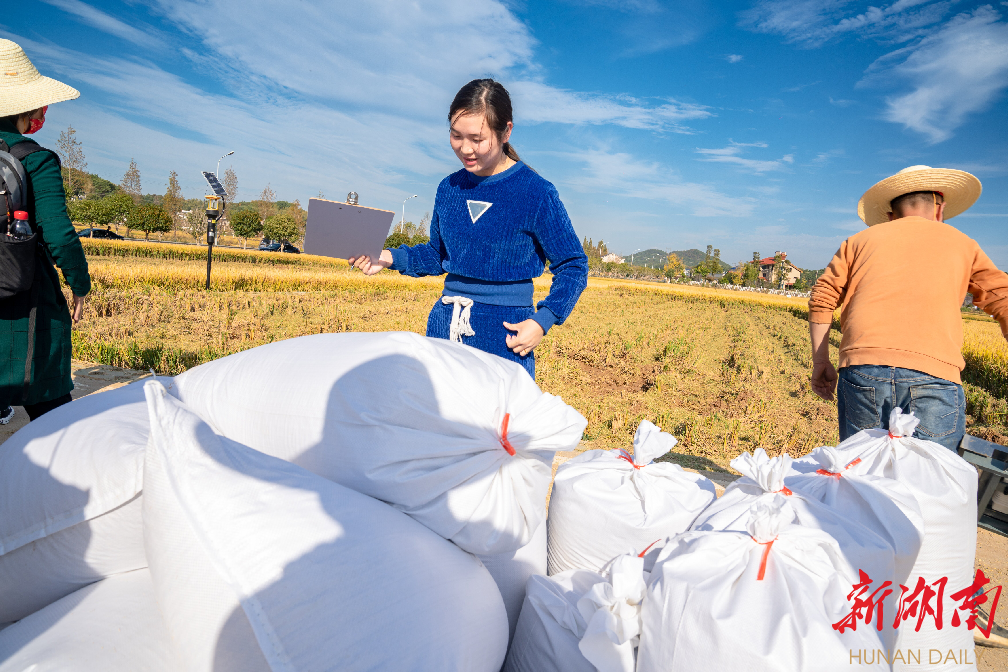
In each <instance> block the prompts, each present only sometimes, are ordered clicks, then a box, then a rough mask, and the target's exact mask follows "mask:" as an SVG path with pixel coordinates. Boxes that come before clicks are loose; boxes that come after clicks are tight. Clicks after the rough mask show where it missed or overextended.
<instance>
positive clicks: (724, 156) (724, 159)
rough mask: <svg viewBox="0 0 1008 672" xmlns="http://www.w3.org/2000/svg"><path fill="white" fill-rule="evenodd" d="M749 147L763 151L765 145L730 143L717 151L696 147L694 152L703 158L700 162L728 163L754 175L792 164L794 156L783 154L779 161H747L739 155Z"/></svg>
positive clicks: (781, 168)
mask: <svg viewBox="0 0 1008 672" xmlns="http://www.w3.org/2000/svg"><path fill="white" fill-rule="evenodd" d="M730 142H731V141H730ZM749 147H757V148H760V149H765V148H766V147H767V144H766V143H765V142H749V143H746V142H731V144H730V145H728V146H727V147H721V148H717V149H703V148H700V147H698V148H697V150H696V151H697V154H701V155H703V157H704V158H702V159H700V160H701V161H709V162H713V163H730V164H733V165H736V166H741V167H742V168H745V169H746V170H750V171H752V172H754V173H765V172H768V171H771V170H783V169H784V168H786V167H787V166H788V165H790V164H792V163H794V154H785V155H784V156H782V157H781V158H779V159H772V160H759V159H747V158H745V157H743V156H741V154H742V153H743V152H744V151H745V150H746V149H747V148H749Z"/></svg>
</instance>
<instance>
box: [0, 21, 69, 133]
mask: <svg viewBox="0 0 1008 672" xmlns="http://www.w3.org/2000/svg"><path fill="white" fill-rule="evenodd" d="M79 95H80V92H79V91H78V90H77V89H75V88H73V87H72V86H67V85H66V84H64V83H63V82H57V81H56V80H55V79H50V78H49V77H43V76H42V75H40V74H39V71H38V70H36V69H35V66H34V65H32V63H31V61H29V60H28V57H27V56H26V55H25V52H24V49H22V48H21V47H20V46H18V44H17V43H15V42H11V41H10V40H4V39H0V117H9V116H11V115H13V114H21V113H22V112H31V111H33V110H37V109H38V108H40V107H44V106H46V105H52V104H53V103H61V102H63V101H64V100H73V99H74V98H76V97H77V96H79Z"/></svg>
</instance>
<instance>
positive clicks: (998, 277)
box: [809, 166, 1008, 450]
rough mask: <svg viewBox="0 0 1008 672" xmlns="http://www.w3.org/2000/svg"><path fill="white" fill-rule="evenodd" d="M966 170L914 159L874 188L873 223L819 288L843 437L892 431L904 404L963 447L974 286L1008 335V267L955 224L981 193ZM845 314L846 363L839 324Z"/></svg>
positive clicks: (819, 367) (829, 385)
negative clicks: (966, 317) (835, 354)
mask: <svg viewBox="0 0 1008 672" xmlns="http://www.w3.org/2000/svg"><path fill="white" fill-rule="evenodd" d="M980 192H981V186H980V180H978V179H977V178H976V177H974V176H973V175H970V174H969V173H967V172H964V171H962V170H952V169H950V168H931V167H929V166H910V167H909V168H904V169H903V170H901V171H900V172H898V173H896V174H895V175H892V176H890V177H887V178H886V179H884V180H882V181H881V182H879V183H878V184H876V185H874V186H873V187H872V188H871V189H869V190H868V191H866V192H865V194H864V196H862V197H861V200H860V202H858V216H860V217H861V219H862V221H864V223H865V224H867V225H868V228H867V229H865V230H863V231H860V232H859V233H857V234H855V235H853V236H851V237H850V238H848V239H847V240H845V241H844V242H843V243H842V244H841V245H840V249H839V250H838V251H837V253H836V254H835V255H834V256H833V260H832V261H831V262H830V265H829V267H828V268H827V269H826V271H825V272H824V273H823V274H822V276H820V278H819V279H818V280H817V281H816V284H815V287H813V288H812V292H811V296H810V297H809V336H810V338H811V341H812V351H813V356H812V378H811V381H810V387H811V389H812V391H813V392H815V393H816V394H817V395H819V396H820V397H822V398H823V399H826V400H831V399H833V397H834V392H835V394H836V400H837V420H838V422H839V429H840V440H841V441H844V440H846V439H847V438H849V437H850V436H853V435H854V434H856V433H857V432H860V431H862V430H865V429H876V428H877V429H888V428H889V416H890V413H891V412H892V410H893V409H894V408H901V409H902V410H903V411H904V412H912V413H913V414H914V415H915V416H916V417H917V418H918V419H919V420H920V424H918V425H917V428H916V430H915V431H914V436H915V437H917V438H920V439H926V440H929V441H934V442H936V443H939V444H941V445H943V446H945V447H946V448H949V449H950V450H955V449H956V448H957V447H958V445H959V442H960V440H961V439H962V437H963V434H964V433H965V431H966V397H965V395H964V392H963V388H962V380H961V377H960V374H961V372H962V370H963V368H964V367H965V366H966V363H965V361H964V360H963V356H962V344H963V326H962V317H961V313H960V308H961V306H962V305H963V297H965V296H966V295H967V293H969V294H971V295H972V297H973V305H974V306H976V307H977V308H980V309H982V310H984V311H986V312H987V313H989V314H990V315H992V316H993V317H994V318H995V319H996V320H997V321H998V322H999V323H1000V324H1001V331H1002V333H1003V334H1004V335H1005V338H1006V339H1008V274H1005V273H1004V272H1002V271H1000V270H998V268H997V267H996V266H995V265H994V263H993V262H991V260H990V259H989V258H988V257H987V255H986V254H984V251H983V250H982V249H980V246H979V245H978V244H977V242H976V241H975V240H972V239H971V238H969V236H967V235H965V234H964V233H962V232H961V231H958V230H957V229H955V228H954V227H952V226H950V225H949V224H946V223H945V220H947V219H951V218H953V217H955V216H956V215H960V214H962V213H963V212H964V211H966V210H967V209H968V208H969V207H970V206H972V205H973V204H974V203H975V202H976V200H977V199H978V198H979V197H980ZM841 304H842V310H841V312H840V332H841V338H840V353H839V364H840V366H839V371H837V370H836V369H835V368H834V367H833V364H832V363H831V362H830V352H829V351H830V348H829V332H830V328H831V324H832V322H833V314H834V311H835V310H836V309H837V307H839V306H840V305H841Z"/></svg>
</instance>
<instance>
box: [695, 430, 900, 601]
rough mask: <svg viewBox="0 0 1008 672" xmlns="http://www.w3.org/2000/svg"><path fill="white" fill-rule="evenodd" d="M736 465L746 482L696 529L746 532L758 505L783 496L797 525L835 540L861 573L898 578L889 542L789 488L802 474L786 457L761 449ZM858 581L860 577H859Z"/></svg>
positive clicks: (729, 489)
mask: <svg viewBox="0 0 1008 672" xmlns="http://www.w3.org/2000/svg"><path fill="white" fill-rule="evenodd" d="M731 466H732V468H733V469H735V470H736V471H738V472H739V473H741V474H742V477H741V478H739V479H738V480H736V481H735V482H734V483H732V484H731V485H729V486H728V487H727V488H725V491H724V494H723V495H721V496H720V497H719V498H718V499H717V500H716V501H715V502H714V503H713V504H711V505H710V506H709V507H708V508H707V509H706V510H705V511H704V512H703V513H701V514H700V515H699V516H697V519H696V521H694V523H693V526H692V528H691V529H692V530H696V531H713V530H735V531H738V532H744V531H745V530H746V529H747V527H748V524H749V517H750V509H751V507H752V506H753V505H754V504H758V503H764V504H768V503H770V502H773V501H775V500H776V499H777V498H778V497H784V498H785V499H786V500H787V502H788V503H789V504H790V507H791V510H793V511H794V513H795V523H796V524H798V525H801V526H802V527H808V528H812V529H817V530H822V531H823V532H826V533H827V534H828V535H830V536H831V537H833V539H835V540H836V542H837V543H838V544H839V546H840V551H841V553H843V555H844V557H845V558H846V560H847V561H848V562H849V563H850V564H851V566H853V567H854V568H855V569H856V570H862V569H863V570H864V571H866V572H868V574H869V576H872V577H875V576H886V577H891V576H893V575H894V574H895V565H896V551H895V550H894V549H893V547H892V546H891V545H890V544H889V542H888V541H886V539H884V538H883V537H881V536H879V534H877V533H876V532H875V531H873V530H872V529H870V528H868V527H866V526H864V525H862V524H861V523H859V522H858V521H857V520H853V519H851V518H849V517H848V516H847V515H846V514H845V513H844V512H843V511H839V510H837V509H834V508H831V507H829V506H827V505H825V504H823V503H822V502H820V501H819V500H818V499H816V498H814V497H808V496H806V495H804V494H803V493H801V492H797V491H793V490H791V488H789V487H788V486H787V485H785V481H786V480H787V479H788V478H791V477H793V476H796V475H798V473H799V472H797V471H795V469H794V468H793V466H792V459H791V458H790V457H789V456H788V455H787V453H785V454H783V455H780V456H778V457H774V458H772V459H771V458H770V457H768V456H767V454H766V452H765V451H764V450H763V449H762V448H757V449H756V450H755V451H754V454H753V455H750V454H749V453H743V454H742V455H740V456H739V457H736V458H735V459H734V460H732V461H731ZM858 576H859V575H858V574H857V573H856V572H855V578H857V577H858ZM849 590H850V589H849V588H848V591H849ZM892 599H895V598H892Z"/></svg>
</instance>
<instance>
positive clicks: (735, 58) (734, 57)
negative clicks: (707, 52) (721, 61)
mask: <svg viewBox="0 0 1008 672" xmlns="http://www.w3.org/2000/svg"><path fill="white" fill-rule="evenodd" d="M725 60H726V61H728V62H729V63H739V62H741V61H742V55H741V54H728V55H727V56H725Z"/></svg>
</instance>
